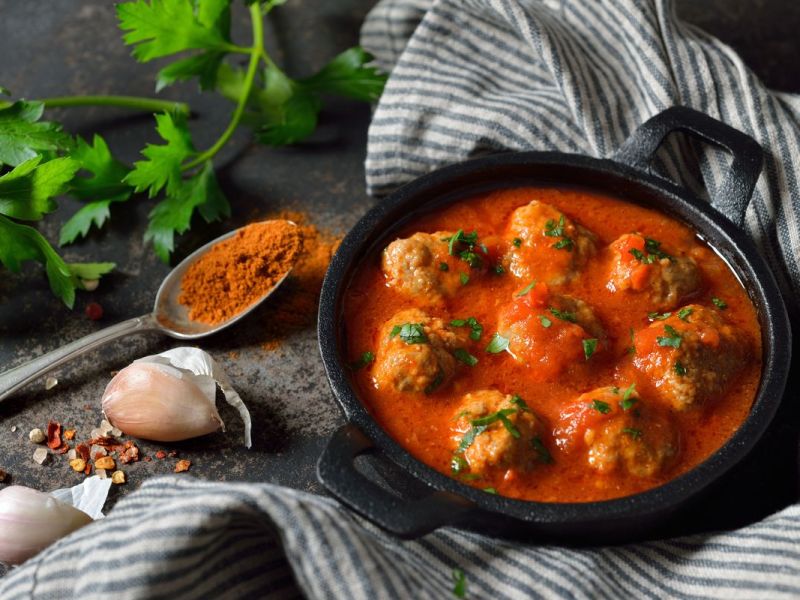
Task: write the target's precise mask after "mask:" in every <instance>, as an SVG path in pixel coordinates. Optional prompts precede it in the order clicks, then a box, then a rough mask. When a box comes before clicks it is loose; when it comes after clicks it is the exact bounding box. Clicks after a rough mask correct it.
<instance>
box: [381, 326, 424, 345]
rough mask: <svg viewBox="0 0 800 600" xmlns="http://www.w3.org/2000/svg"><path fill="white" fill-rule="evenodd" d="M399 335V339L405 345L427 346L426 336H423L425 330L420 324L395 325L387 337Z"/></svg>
mask: <svg viewBox="0 0 800 600" xmlns="http://www.w3.org/2000/svg"><path fill="white" fill-rule="evenodd" d="M396 335H399V336H400V339H401V340H403V341H404V342H405V343H406V344H427V343H428V336H426V335H425V329H424V328H423V327H422V324H421V323H403V324H402V325H395V326H394V327H392V331H391V332H390V333H389V337H390V338H393V337H394V336H396Z"/></svg>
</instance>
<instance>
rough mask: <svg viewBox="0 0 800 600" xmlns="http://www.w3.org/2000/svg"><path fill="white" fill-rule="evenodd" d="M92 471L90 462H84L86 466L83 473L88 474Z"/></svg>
mask: <svg viewBox="0 0 800 600" xmlns="http://www.w3.org/2000/svg"><path fill="white" fill-rule="evenodd" d="M91 472H92V465H91V464H90V463H86V468H85V469H84V470H83V474H84V475H88V474H89V473H91Z"/></svg>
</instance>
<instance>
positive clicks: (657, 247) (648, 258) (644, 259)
mask: <svg viewBox="0 0 800 600" xmlns="http://www.w3.org/2000/svg"><path fill="white" fill-rule="evenodd" d="M644 249H645V250H646V251H647V254H645V253H644V252H642V251H641V250H639V249H638V248H631V249H630V250H629V252H630V253H631V254H633V257H634V258H635V259H636V260H638V261H639V262H640V263H642V264H645V265H651V264H653V263H654V262H656V261H657V260H660V259H662V258H666V259H668V260H673V258H672V257H671V256H670V255H669V254H667V253H666V252H664V251H663V250H661V242H658V241H656V240H654V239H653V238H644Z"/></svg>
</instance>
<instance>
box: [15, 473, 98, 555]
mask: <svg viewBox="0 0 800 600" xmlns="http://www.w3.org/2000/svg"><path fill="white" fill-rule="evenodd" d="M91 522H92V518H91V517H90V516H89V515H87V514H86V513H85V512H82V511H80V510H78V509H77V508H73V507H72V506H70V505H69V504H65V503H64V502H61V501H60V500H56V499H55V498H54V497H53V496H51V495H50V494H45V493H43V492H38V491H36V490H32V489H31V488H26V487H23V486H19V485H12V486H11V487H7V488H5V489H3V490H0V561H2V562H6V563H10V564H12V565H16V564H19V563H21V562H23V561H25V560H27V559H29V558H30V557H31V556H33V555H34V554H36V553H37V552H39V551H40V550H42V549H44V548H46V547H47V546H49V545H50V544H52V543H53V542H55V541H56V540H58V539H60V538H62V537H64V536H65V535H68V534H70V533H72V532H73V531H75V530H76V529H79V528H81V527H83V526H84V525H87V524H89V523H91Z"/></svg>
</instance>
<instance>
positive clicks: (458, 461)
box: [450, 454, 469, 475]
mask: <svg viewBox="0 0 800 600" xmlns="http://www.w3.org/2000/svg"><path fill="white" fill-rule="evenodd" d="M468 468H469V463H468V462H467V459H466V458H464V457H463V456H461V455H460V454H454V455H453V458H452V459H451V460H450V471H451V472H452V473H453V475H458V474H459V473H462V472H464V471H466V470H467V469H468Z"/></svg>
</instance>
